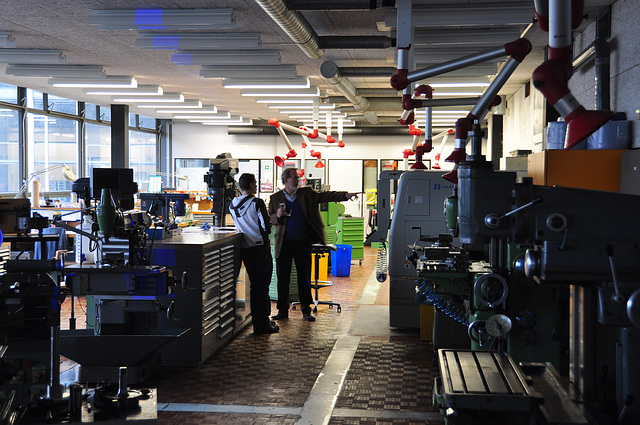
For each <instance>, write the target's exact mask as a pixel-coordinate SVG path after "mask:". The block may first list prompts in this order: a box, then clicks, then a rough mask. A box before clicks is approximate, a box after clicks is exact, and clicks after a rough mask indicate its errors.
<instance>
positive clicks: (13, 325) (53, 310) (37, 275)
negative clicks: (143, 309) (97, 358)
mask: <svg viewBox="0 0 640 425" xmlns="http://www.w3.org/2000/svg"><path fill="white" fill-rule="evenodd" d="M24 201H26V200H21V199H16V200H10V201H8V202H4V203H3V204H2V208H0V230H3V231H4V232H6V233H8V234H7V235H3V233H2V232H0V243H1V241H2V240H3V239H4V240H6V241H10V242H11V243H12V245H15V244H19V243H25V241H28V240H27V239H28V238H29V239H31V240H32V241H34V240H37V239H38V238H39V236H37V235H35V236H34V235H26V234H25V235H23V234H15V235H14V234H12V233H13V232H16V231H19V232H20V233H27V232H29V231H30V230H32V228H31V226H32V225H38V226H40V225H42V224H43V223H44V221H46V222H48V220H42V217H38V216H35V217H30V210H29V208H28V204H27V206H25V205H24ZM38 230H39V231H41V230H42V229H41V228H40V227H39V228H38ZM56 238H57V236H56ZM45 241H46V239H44V240H39V241H38V242H39V243H40V244H41V246H43V247H44V250H43V252H42V258H44V259H38V260H30V259H16V260H11V259H9V255H10V252H9V249H8V247H7V246H6V245H5V246H4V247H3V249H2V250H0V338H1V339H0V340H1V344H2V345H1V347H0V371H1V372H0V385H1V386H2V389H1V391H0V403H1V404H2V407H1V409H0V422H1V423H3V424H18V423H22V424H42V423H69V422H73V423H89V422H94V420H95V419H96V418H98V415H100V420H103V421H108V420H109V419H110V418H113V417H118V418H119V419H120V420H127V421H128V420H132V421H133V422H136V421H138V422H137V423H141V424H143V423H144V424H155V423H157V421H156V419H157V409H156V405H155V400H149V399H148V398H147V397H136V398H135V401H136V403H138V409H137V410H136V411H132V410H131V409H128V408H127V407H126V406H125V407H122V408H120V407H116V408H114V405H113V403H112V402H105V403H104V404H103V406H102V407H101V408H100V409H96V408H95V406H97V403H99V402H100V400H102V399H103V397H102V396H101V395H100V394H99V392H98V393H96V396H95V397H94V395H93V394H94V392H96V390H94V389H89V388H85V387H83V386H82V385H79V384H77V383H74V384H72V385H71V386H70V387H69V388H68V391H67V390H66V386H63V379H62V376H61V373H60V364H61V363H60V356H61V352H62V351H63V350H62V348H63V344H62V337H61V331H60V306H61V304H62V303H63V301H64V299H65V298H66V295H67V294H68V291H67V288H66V287H65V286H64V285H63V282H64V281H65V268H64V263H63V261H62V258H61V257H58V258H56V259H46V258H47V257H48V256H47V255H46V254H47V251H46V245H47V244H46V243H44V242H45ZM114 349H116V347H108V348H107V350H108V352H109V353H113V352H114V351H113V350H114ZM65 382H66V381H65ZM85 382H86V381H85ZM108 385H109V384H108V382H106V381H103V382H102V383H100V385H99V386H101V387H105V388H106V387H107V386H108ZM150 391H151V392H153V390H150ZM85 400H90V403H91V404H92V406H93V407H94V408H93V409H87V406H86V403H85ZM94 400H95V401H96V403H94ZM131 402H133V397H130V396H129V393H127V394H126V396H125V395H124V394H123V395H122V396H121V397H120V398H119V399H117V400H116V404H118V406H120V405H123V406H124V405H128V404H129V403H131ZM141 418H144V419H143V420H141Z"/></svg>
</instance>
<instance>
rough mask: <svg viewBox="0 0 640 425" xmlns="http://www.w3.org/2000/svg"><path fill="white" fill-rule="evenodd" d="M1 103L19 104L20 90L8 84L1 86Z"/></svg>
mask: <svg viewBox="0 0 640 425" xmlns="http://www.w3.org/2000/svg"><path fill="white" fill-rule="evenodd" d="M0 102H7V103H14V104H17V103H18V88H17V87H16V86H10V85H8V84H0Z"/></svg>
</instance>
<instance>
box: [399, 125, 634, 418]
mask: <svg viewBox="0 0 640 425" xmlns="http://www.w3.org/2000/svg"><path fill="white" fill-rule="evenodd" d="M475 127H476V128H474V129H473V131H472V155H469V156H467V160H466V161H463V162H461V163H460V168H459V205H458V208H459V209H458V229H459V237H460V241H461V247H459V248H458V247H455V246H449V245H444V246H441V245H442V244H441V243H439V244H432V245H431V246H424V247H414V249H413V250H412V253H411V254H410V255H409V257H408V259H409V261H411V262H412V263H413V264H414V266H415V267H416V271H417V273H418V276H419V277H420V278H419V279H418V281H417V282H416V287H417V288H416V289H417V292H416V299H417V301H418V302H420V303H429V304H433V305H434V306H435V307H436V308H438V309H440V310H441V311H442V312H444V313H445V314H447V315H449V316H450V317H452V318H453V319H454V320H456V321H457V322H459V323H460V326H463V325H464V326H466V327H467V332H468V335H469V338H470V344H469V349H471V353H474V354H469V355H471V356H472V357H473V358H474V359H475V360H473V362H476V363H465V362H467V360H464V359H465V358H466V357H468V355H467V354H464V355H463V354H462V352H458V351H455V350H451V349H450V348H448V347H443V348H441V349H440V350H439V353H440V354H439V355H440V361H441V364H440V368H441V372H442V374H443V376H442V377H441V379H442V382H440V383H437V384H436V386H437V391H436V392H438V391H443V393H442V394H441V396H442V397H441V406H442V407H443V411H444V412H446V411H447V410H448V409H451V412H453V411H456V410H457V413H456V414H453V413H451V412H450V413H449V414H447V415H448V421H449V422H450V423H452V424H453V423H455V424H458V423H464V424H467V423H484V422H482V421H481V419H480V418H482V417H484V415H489V416H490V415H491V413H488V412H493V411H495V410H496V409H498V410H499V408H497V407H496V406H498V405H501V404H500V403H495V404H494V405H493V406H490V405H488V404H487V400H489V399H492V400H499V399H500V397H498V398H495V397H496V395H499V394H502V393H499V392H498V393H495V392H494V390H493V389H491V388H489V387H485V388H484V390H483V391H481V392H475V393H474V391H471V390H470V389H469V388H467V389H466V390H469V391H470V392H469V393H465V391H466V390H465V391H463V392H462V393H457V392H456V389H455V385H454V384H455V382H456V381H457V380H463V381H466V380H469V379H475V378H473V376H476V377H478V378H479V377H480V376H484V375H483V374H484V373H489V374H493V373H497V374H502V375H503V376H506V375H505V374H508V373H511V372H508V370H510V369H513V370H514V372H513V373H516V372H517V373H520V372H523V371H524V372H525V375H526V376H530V377H531V380H530V381H528V380H527V381H525V382H528V383H527V385H526V386H525V389H526V391H525V393H529V394H528V395H526V396H524V395H523V397H533V398H534V399H536V397H542V398H543V399H544V404H540V403H537V402H536V403H533V404H531V406H530V408H528V409H529V410H528V411H527V413H514V415H515V416H513V417H511V418H510V419H509V421H514V422H513V423H517V421H518V420H519V419H517V418H520V417H524V416H522V415H531V414H532V412H537V413H535V415H538V416H539V417H540V419H539V422H535V423H556V422H558V421H560V422H561V423H598V424H614V423H620V424H627V423H629V424H631V423H636V422H637V421H638V420H639V418H640V416H638V409H639V407H638V404H636V403H635V402H634V400H637V397H638V392H639V390H640V389H639V388H638V383H637V382H636V381H637V380H636V379H635V377H636V376H638V370H637V368H638V367H637V366H636V363H637V362H636V361H635V359H636V358H637V357H636V356H637V354H638V349H639V345H638V341H637V338H635V335H636V333H637V329H636V328H637V327H638V325H640V323H638V320H637V319H638V317H640V307H639V306H638V303H637V301H638V299H639V297H640V280H639V279H638V276H639V274H638V273H639V272H640V270H639V269H640V265H639V264H640V262H639V261H638V260H639V258H638V256H639V255H640V253H639V252H638V249H637V247H638V242H639V241H640V230H638V229H637V226H633V225H632V226H626V227H625V228H621V227H620V226H619V224H618V223H617V222H615V221H613V220H602V217H606V216H607V215H609V213H610V211H609V209H610V208H613V207H614V206H615V208H616V209H620V210H622V211H635V210H636V209H637V208H640V196H636V195H627V194H620V193H615V192H604V191H594V190H586V189H574V188H566V187H547V186H535V185H533V184H532V182H531V179H529V178H525V179H523V181H522V183H516V181H517V180H516V173H513V172H504V171H494V170H493V169H492V165H491V163H490V162H487V161H485V158H484V156H482V155H480V154H479V145H480V139H481V136H480V130H479V126H478V125H477V124H476V126H475ZM474 252H475V254H474ZM477 254H481V255H480V256H479V257H480V258H481V259H475V258H477V257H478V255H477ZM437 331H438V329H437V328H436V332H437ZM434 340H435V338H434ZM437 348H439V347H437ZM481 351H490V352H496V353H499V355H500V356H503V357H499V358H496V357H495V356H494V357H492V358H493V360H491V361H489V360H487V359H483V360H482V361H487V362H488V363H487V365H485V366H482V368H483V369H482V370H481V371H480V370H476V369H475V368H474V367H472V368H467V366H465V365H470V364H479V363H477V362H479V361H480V360H479V358H477V356H481V355H480V354H475V353H477V352H481ZM510 362H514V363H513V364H514V365H515V366H514V367H513V368H512V367H511V366H509V365H510V364H511V363H510ZM505 368H506V369H505ZM532 374H533V375H532ZM482 379H484V381H483V382H485V383H489V382H490V381H489V380H488V379H489V378H488V377H487V376H484V378H482ZM565 381H568V382H569V383H570V386H568V387H567V388H568V389H567V390H566V391H565V389H564V388H565V387H564V386H563V385H561V383H563V382H565ZM549 388H556V389H557V391H556V390H553V391H551V390H550V389H549ZM472 399H474V400H475V401H471V400H472ZM505 400H506V399H505ZM557 400H565V401H566V403H565V404H567V406H569V407H567V408H566V409H565V408H564V407H563V406H559V405H556V404H553V403H555V401H557ZM501 406H503V407H504V405H501ZM552 406H553V407H552ZM576 406H582V409H580V410H577V409H576ZM545 409H546V410H545ZM525 410H527V409H525ZM523 412H524V411H523ZM469 415H471V416H469ZM558 415H560V416H558ZM563 415H564V416H563ZM470 417H471V419H470ZM560 417H564V418H565V419H563V420H560V419H559V418H560ZM493 420H496V419H495V418H494V419H493ZM505 420H506V419H505ZM563 421H564V422H563Z"/></svg>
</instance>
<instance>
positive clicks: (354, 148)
mask: <svg viewBox="0 0 640 425" xmlns="http://www.w3.org/2000/svg"><path fill="white" fill-rule="evenodd" d="M289 139H290V141H291V144H292V145H293V147H294V149H295V150H296V152H297V153H298V155H297V157H296V158H298V159H301V158H302V147H301V146H302V137H301V136H298V135H295V134H292V135H290V136H289ZM343 141H344V143H345V147H344V148H339V147H331V148H322V147H317V148H314V149H317V150H319V151H320V152H322V158H323V159H378V160H379V159H402V152H403V151H404V149H407V148H411V144H412V137H411V136H410V135H409V134H408V132H407V136H385V137H378V136H375V137H374V136H350V135H346V136H344V137H343ZM440 142H441V139H437V140H435V141H434V151H432V152H431V153H429V154H426V155H425V156H424V159H431V164H433V163H434V157H435V153H436V152H435V151H436V150H437V149H438V147H439V146H440ZM454 142H455V141H454V137H453V136H450V137H449V139H448V141H447V144H446V145H445V148H444V152H443V155H442V156H443V158H445V157H446V156H448V154H449V153H450V152H451V151H452V150H453V147H454ZM311 143H312V144H313V140H312V141H311ZM287 150H288V149H287V147H286V145H285V143H284V141H283V140H282V138H281V137H280V136H278V135H273V136H263V135H229V134H227V130H226V127H218V126H205V125H201V124H190V123H176V124H174V126H173V156H174V158H215V157H216V155H218V154H220V153H223V152H229V153H230V154H231V155H232V156H233V157H234V158H241V159H267V158H273V157H275V156H276V155H278V156H283V155H285V154H286V153H287ZM308 158H310V156H309V154H308V153H307V159H308ZM440 165H441V166H442V170H451V169H452V167H453V164H451V163H448V162H444V161H440Z"/></svg>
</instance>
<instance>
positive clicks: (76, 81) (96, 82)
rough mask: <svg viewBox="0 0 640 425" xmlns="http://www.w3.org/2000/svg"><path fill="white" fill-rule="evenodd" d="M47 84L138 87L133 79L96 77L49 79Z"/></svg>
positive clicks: (59, 85) (60, 85)
mask: <svg viewBox="0 0 640 425" xmlns="http://www.w3.org/2000/svg"><path fill="white" fill-rule="evenodd" d="M49 84H50V85H52V86H54V87H80V88H82V87H84V88H94V87H97V88H99V87H118V88H123V87H138V81H137V80H136V79H135V78H133V77H115V76H114V77H110V76H106V77H102V78H99V77H96V78H62V77H60V78H49Z"/></svg>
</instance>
